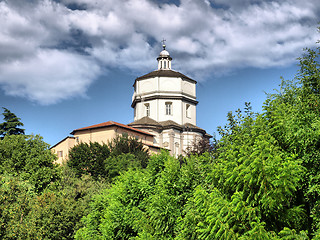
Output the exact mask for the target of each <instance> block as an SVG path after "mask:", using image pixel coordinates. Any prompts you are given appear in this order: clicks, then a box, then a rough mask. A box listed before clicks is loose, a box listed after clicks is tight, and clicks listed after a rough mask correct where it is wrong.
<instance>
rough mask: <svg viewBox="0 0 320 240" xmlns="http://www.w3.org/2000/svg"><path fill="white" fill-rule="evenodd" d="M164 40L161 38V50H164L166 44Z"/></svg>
mask: <svg viewBox="0 0 320 240" xmlns="http://www.w3.org/2000/svg"><path fill="white" fill-rule="evenodd" d="M165 41H166V40H165V39H162V41H161V42H162V47H163V50H166V44H165Z"/></svg>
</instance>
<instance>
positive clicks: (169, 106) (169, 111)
mask: <svg viewBox="0 0 320 240" xmlns="http://www.w3.org/2000/svg"><path fill="white" fill-rule="evenodd" d="M166 115H172V102H166Z"/></svg>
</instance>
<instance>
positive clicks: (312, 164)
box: [0, 49, 320, 240]
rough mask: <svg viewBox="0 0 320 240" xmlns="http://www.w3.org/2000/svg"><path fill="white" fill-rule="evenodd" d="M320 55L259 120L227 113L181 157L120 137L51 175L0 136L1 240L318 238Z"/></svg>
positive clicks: (33, 152)
mask: <svg viewBox="0 0 320 240" xmlns="http://www.w3.org/2000/svg"><path fill="white" fill-rule="evenodd" d="M319 51H320V50H319V49H317V50H315V51H314V50H307V52H306V54H305V55H304V56H302V57H301V59H300V67H301V68H300V71H299V73H298V74H297V75H296V77H295V78H294V79H293V80H292V81H282V84H281V86H280V89H279V91H278V92H277V93H274V94H270V95H268V96H267V98H266V101H265V103H264V105H263V110H262V112H261V113H253V112H252V111H251V107H250V104H246V105H245V107H244V110H243V111H241V110H237V111H236V112H235V114H233V113H232V112H230V113H229V114H228V116H227V118H228V123H227V124H226V125H225V126H224V127H220V128H218V133H219V134H220V136H221V138H220V140H219V141H216V142H215V143H214V144H211V145H210V144H209V145H208V143H205V142H200V143H199V146H195V147H194V148H193V149H192V151H193V152H191V153H192V154H191V153H190V154H189V155H188V156H187V157H184V158H183V157H180V158H179V159H176V158H174V157H172V156H170V155H169V153H167V152H162V153H161V154H160V155H153V156H150V157H149V155H148V154H147V153H146V152H145V151H144V150H143V148H142V147H141V145H140V144H139V143H138V142H136V141H135V140H133V139H130V138H128V137H125V136H124V137H119V138H117V139H115V140H114V141H113V142H111V143H109V144H106V145H100V144H97V143H90V144H79V145H78V146H76V147H75V148H74V149H73V150H72V151H71V157H70V161H69V162H68V165H65V166H57V165H55V164H54V163H53V162H54V160H55V157H54V155H53V154H52V153H51V152H50V150H49V146H48V145H47V144H45V143H44V142H43V140H42V139H41V138H40V137H39V136H25V135H21V134H20V135H19V134H12V135H11V134H6V136H4V138H3V140H0V161H1V162H0V238H1V239H73V238H76V239H176V240H180V239H320V197H319V194H320V107H319V104H320V66H319V56H320V52H319ZM0 126H1V125H0ZM2 126H3V125H2ZM17 127H18V126H17ZM204 148H206V149H208V150H209V151H207V152H204V151H203V149H204ZM137 149H138V151H137ZM197 152H198V153H199V154H195V153H197Z"/></svg>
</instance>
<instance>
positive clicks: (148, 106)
mask: <svg viewBox="0 0 320 240" xmlns="http://www.w3.org/2000/svg"><path fill="white" fill-rule="evenodd" d="M144 106H145V108H146V116H147V117H149V116H150V104H149V103H146V104H145V105H144Z"/></svg>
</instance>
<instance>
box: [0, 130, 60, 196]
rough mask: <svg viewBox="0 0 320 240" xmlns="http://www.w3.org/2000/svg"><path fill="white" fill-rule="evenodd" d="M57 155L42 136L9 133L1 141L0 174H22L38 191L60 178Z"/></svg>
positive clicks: (22, 177)
mask: <svg viewBox="0 0 320 240" xmlns="http://www.w3.org/2000/svg"><path fill="white" fill-rule="evenodd" d="M55 160H56V156H55V155H54V154H53V153H52V152H51V151H50V149H49V145H48V144H47V143H45V142H44V141H43V140H42V138H41V137H40V136H38V135H37V136H27V135H7V136H5V137H4V139H3V140H1V141H0V174H9V175H13V176H20V178H21V179H23V180H26V181H29V182H30V183H31V184H33V185H34V186H35V189H36V190H37V191H42V190H44V189H45V188H46V187H47V186H48V185H49V184H50V183H51V182H54V181H55V180H57V179H58V178H59V172H58V169H57V167H58V166H57V165H55V164H54V161H55Z"/></svg>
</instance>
